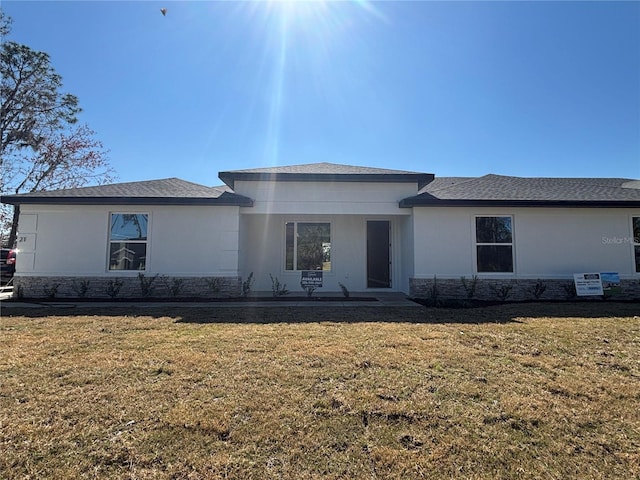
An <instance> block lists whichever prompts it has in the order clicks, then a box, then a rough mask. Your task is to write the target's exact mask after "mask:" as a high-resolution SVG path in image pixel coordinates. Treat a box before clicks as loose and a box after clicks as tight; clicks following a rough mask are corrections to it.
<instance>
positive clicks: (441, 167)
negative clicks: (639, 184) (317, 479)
mask: <svg viewBox="0 0 640 480" xmlns="http://www.w3.org/2000/svg"><path fill="white" fill-rule="evenodd" d="M1 6H2V8H3V10H4V11H5V12H6V13H7V14H9V15H10V16H11V17H12V18H13V27H12V32H11V34H10V36H9V37H8V38H9V39H11V40H14V41H17V42H19V43H24V44H26V45H29V46H30V47H31V48H33V49H35V50H41V51H45V52H47V53H49V55H50V56H51V62H52V65H53V66H54V68H55V69H56V70H57V72H58V73H59V74H61V75H62V77H63V82H64V90H65V91H66V92H69V93H73V94H75V95H77V96H78V97H79V99H80V104H81V106H82V108H83V113H82V114H81V116H80V120H81V121H82V122H85V123H87V124H88V125H89V126H90V127H91V128H92V129H93V130H95V131H96V132H97V138H99V139H100V140H101V141H102V142H103V143H104V145H105V148H107V149H108V150H109V151H110V152H109V158H110V163H111V165H112V166H113V168H114V169H115V170H116V172H117V174H118V177H119V178H118V180H119V181H137V180H147V179H156V178H166V177H180V178H183V179H185V180H190V181H194V182H197V183H202V184H205V185H219V184H220V183H221V182H220V180H219V179H218V178H217V174H218V172H219V171H224V170H235V169H243V168H256V167H268V166H273V165H292V164H301V163H314V162H333V163H345V164H353V165H366V166H374V167H381V168H394V169H402V170H414V171H421V172H428V173H434V174H436V175H437V176H478V175H484V174H486V173H497V174H503V175H516V176H550V177H553V176H558V177H566V176H581V177H600V176H606V177H631V178H640V2H604V1H603V2H584V3H583V2H546V1H544V2H486V1H485V2H480V1H478V2H426V1H425V2H410V1H405V2H394V1H386V2H368V1H365V0H360V1H340V2H338V1H336V2H320V1H318V2H301V1H298V2H269V1H262V2H238V1H228V2H208V1H206V2H205V1H164V2H155V1H138V2H127V1H108V2H95V1H70V2H58V1H46V2H33V1H24V0H21V1H14V0H9V1H7V0H2V2H1ZM161 8H167V13H166V16H163V15H162V14H161V12H160V9H161Z"/></svg>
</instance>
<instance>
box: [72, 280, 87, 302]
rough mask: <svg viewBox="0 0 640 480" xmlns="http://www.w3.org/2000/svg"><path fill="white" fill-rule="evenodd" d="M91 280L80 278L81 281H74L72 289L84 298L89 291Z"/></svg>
mask: <svg viewBox="0 0 640 480" xmlns="http://www.w3.org/2000/svg"><path fill="white" fill-rule="evenodd" d="M90 283H91V282H90V281H89V280H80V282H75V281H74V282H73V283H72V284H71V289H72V290H73V291H74V292H75V294H76V295H77V296H78V297H80V298H84V297H86V296H87V292H88V291H89V284H90Z"/></svg>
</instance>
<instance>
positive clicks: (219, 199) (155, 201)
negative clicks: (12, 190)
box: [2, 178, 253, 207]
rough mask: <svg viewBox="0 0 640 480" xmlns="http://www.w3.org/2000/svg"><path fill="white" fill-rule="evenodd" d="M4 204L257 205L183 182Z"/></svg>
mask: <svg viewBox="0 0 640 480" xmlns="http://www.w3.org/2000/svg"><path fill="white" fill-rule="evenodd" d="M2 202H3V203H10V204H14V205H16V204H51V205H67V204H75V205H96V204H110V205H237V206H241V207H249V206H252V205H253V200H251V199H250V198H248V197H245V196H242V195H238V194H236V193H233V192H232V191H231V190H230V189H228V188H227V187H225V186H221V187H206V186H204V185H199V184H197V183H192V182H187V181H186V180H181V179H179V178H166V179H163V180H150V181H144V182H130V183H115V184H111V185H100V186H95V187H82V188H69V189H63V190H52V191H48V192H34V193H23V194H18V195H7V196H3V197H2Z"/></svg>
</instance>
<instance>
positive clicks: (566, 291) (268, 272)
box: [2, 163, 640, 300]
mask: <svg viewBox="0 0 640 480" xmlns="http://www.w3.org/2000/svg"><path fill="white" fill-rule="evenodd" d="M219 178H220V179H221V180H222V182H224V186H220V187H206V186H202V185H197V184H194V183H190V182H187V181H184V180H180V179H177V178H170V179H165V180H152V181H145V182H134V183H120V184H114V185H105V186H96V187H86V188H76V189H67V190H58V191H49V192H38V193H31V194H22V195H11V196H4V197H2V201H3V202H5V203H10V204H14V205H19V206H20V220H19V243H18V248H19V250H20V253H19V260H18V264H17V274H16V279H15V284H16V286H17V288H19V289H20V292H21V294H22V295H24V296H25V297H42V296H45V294H46V292H49V294H50V293H51V292H52V289H54V293H55V294H56V295H57V296H59V297H65V296H66V297H74V296H78V295H79V294H80V293H81V294H82V295H87V296H92V297H108V296H112V297H113V296H116V295H118V296H120V297H129V296H140V294H141V291H140V285H141V283H142V282H141V279H142V281H144V280H145V279H146V280H147V281H149V280H150V279H151V278H154V277H156V275H157V276H158V277H156V278H157V279H158V281H157V282H156V284H155V285H156V289H155V290H154V295H157V296H167V295H169V292H170V291H171V292H172V293H173V294H176V295H179V296H190V297H192V296H210V295H229V296H236V295H239V294H240V293H241V289H242V282H243V281H245V282H246V281H247V278H248V277H249V275H250V274H251V273H253V275H252V278H253V279H254V280H255V283H253V285H252V290H253V291H255V292H270V291H271V289H272V278H274V279H276V278H277V279H278V281H279V282H280V283H281V284H286V285H287V288H288V289H289V290H290V291H292V292H294V293H295V292H297V291H298V292H302V286H301V285H300V283H301V275H302V272H303V271H306V272H308V271H315V272H316V275H315V277H316V278H317V277H321V282H322V287H321V288H318V290H317V292H318V293H322V292H340V291H341V287H342V286H344V287H345V288H347V289H348V290H349V291H351V292H378V291H397V292H403V293H405V294H407V295H410V296H415V297H420V296H422V297H424V296H429V295H431V294H433V293H434V289H433V287H434V283H435V285H436V288H437V291H438V294H439V295H441V296H443V297H445V296H448V297H461V298H464V297H468V296H469V295H471V294H473V295H474V296H475V297H474V298H492V297H494V298H495V295H499V294H502V295H504V294H505V293H506V294H507V295H509V299H514V300H523V299H530V298H534V297H535V298H537V297H540V298H542V299H545V298H549V299H551V298H565V297H566V296H568V295H570V294H571V285H573V283H572V281H573V274H574V273H580V272H616V273H618V275H619V278H620V284H621V289H622V293H621V298H630V299H639V298H640V181H638V180H631V179H620V178H520V177H508V176H500V175H485V176H482V177H477V178H475V177H464V178H462V177H455V178H454V177H442V178H440V177H434V175H432V174H428V173H419V172H409V171H402V170H388V169H380V168H369V167H356V166H349V165H336V164H331V163H318V164H309V165H296V166H282V167H273V168H258V169H251V170H236V171H227V172H221V173H220V174H219ZM319 272H322V274H321V275H320V274H319ZM160 280H162V282H160ZM171 285H174V286H176V288H175V289H173V290H171V289H170V286H171ZM178 286H179V288H177V287H178ZM116 287H117V288H116ZM114 292H115V295H114ZM541 292H542V293H541ZM147 293H149V292H147Z"/></svg>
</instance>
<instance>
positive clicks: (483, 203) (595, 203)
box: [399, 197, 640, 208]
mask: <svg viewBox="0 0 640 480" xmlns="http://www.w3.org/2000/svg"><path fill="white" fill-rule="evenodd" d="M399 206H400V208H412V207H536V208H554V207H555V208H557V207H564V208H637V207H640V201H638V200H468V199H451V200H447V199H442V200H438V199H433V198H430V199H421V198H417V197H411V198H405V199H403V200H401V201H400V204H399Z"/></svg>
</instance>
